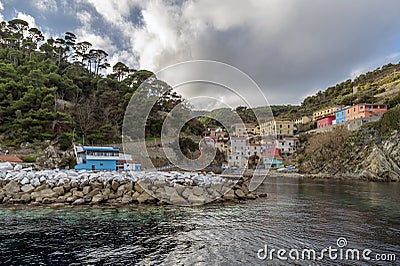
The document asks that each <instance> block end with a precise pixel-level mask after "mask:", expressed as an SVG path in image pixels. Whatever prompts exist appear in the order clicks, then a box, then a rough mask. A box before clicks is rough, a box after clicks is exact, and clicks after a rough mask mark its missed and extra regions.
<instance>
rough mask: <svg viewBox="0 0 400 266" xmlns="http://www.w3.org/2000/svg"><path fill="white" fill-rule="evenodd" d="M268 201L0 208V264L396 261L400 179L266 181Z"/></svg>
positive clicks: (399, 256) (399, 245)
mask: <svg viewBox="0 0 400 266" xmlns="http://www.w3.org/2000/svg"><path fill="white" fill-rule="evenodd" d="M261 190H263V191H265V192H267V193H268V198H263V199H257V200H255V201H247V202H245V203H242V204H224V205H209V206H203V207H196V208H182V207H174V206H141V207H88V206H86V207H32V206H1V207H0V228H1V229H0V260H1V263H2V264H4V265H38V264H49V265H82V264H83V265H135V264H138V265H260V264H262V265H292V264H300V265H316V264H319V265H367V264H376V265H400V207H399V202H400V184H393V183H392V184H378V183H361V182H360V183H339V182H337V181H310V180H308V181H306V180H299V179H287V178H278V179H270V180H268V181H267V182H265V183H264V184H263V186H262V187H261ZM340 237H344V238H346V240H347V247H348V248H358V249H366V248H368V249H371V250H372V251H373V252H375V253H388V254H389V253H390V254H396V257H397V262H386V263H383V262H381V263H377V262H372V261H369V262H368V263H366V262H365V261H332V260H323V261H322V262H321V261H319V262H316V261H295V262H294V261H283V260H277V259H276V258H275V260H273V261H269V260H268V259H267V260H264V261H262V260H260V259H259V258H258V257H257V251H258V250H259V249H261V248H264V247H265V245H267V246H268V248H275V249H279V248H283V249H287V250H290V249H299V250H301V249H303V248H313V249H316V250H321V249H323V248H328V247H329V246H333V247H337V246H336V240H337V239H338V238H340Z"/></svg>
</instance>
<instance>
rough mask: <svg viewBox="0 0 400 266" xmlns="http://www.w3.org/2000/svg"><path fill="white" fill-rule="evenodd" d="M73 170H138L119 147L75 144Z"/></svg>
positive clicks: (138, 166) (138, 165) (138, 167)
mask: <svg viewBox="0 0 400 266" xmlns="http://www.w3.org/2000/svg"><path fill="white" fill-rule="evenodd" d="M75 156H76V163H77V164H76V166H75V170H109V171H113V170H132V171H140V164H137V163H135V162H134V161H133V160H132V157H131V156H130V155H128V154H123V153H120V151H119V148H114V147H93V146H75Z"/></svg>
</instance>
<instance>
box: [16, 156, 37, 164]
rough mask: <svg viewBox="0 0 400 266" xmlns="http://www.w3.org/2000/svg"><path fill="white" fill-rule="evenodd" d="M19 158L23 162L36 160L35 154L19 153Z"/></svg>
mask: <svg viewBox="0 0 400 266" xmlns="http://www.w3.org/2000/svg"><path fill="white" fill-rule="evenodd" d="M20 158H21V160H22V161H24V163H34V162H36V156H33V155H21V156H20Z"/></svg>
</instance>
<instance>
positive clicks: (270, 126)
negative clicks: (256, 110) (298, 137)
mask: <svg viewBox="0 0 400 266" xmlns="http://www.w3.org/2000/svg"><path fill="white" fill-rule="evenodd" d="M260 132H261V135H263V136H275V134H276V136H277V137H278V138H279V139H283V138H284V137H285V136H293V135H294V123H293V121H292V120H288V119H280V118H276V119H271V120H269V121H267V122H265V123H262V124H261V125H260Z"/></svg>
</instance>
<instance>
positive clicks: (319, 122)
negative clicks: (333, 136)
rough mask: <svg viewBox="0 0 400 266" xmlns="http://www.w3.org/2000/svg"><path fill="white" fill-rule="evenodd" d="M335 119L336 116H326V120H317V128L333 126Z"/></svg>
mask: <svg viewBox="0 0 400 266" xmlns="http://www.w3.org/2000/svg"><path fill="white" fill-rule="evenodd" d="M335 119H336V116H335V115H330V116H326V117H324V118H320V119H318V120H317V128H324V127H327V126H331V125H332V124H333V121H334V120H335Z"/></svg>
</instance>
